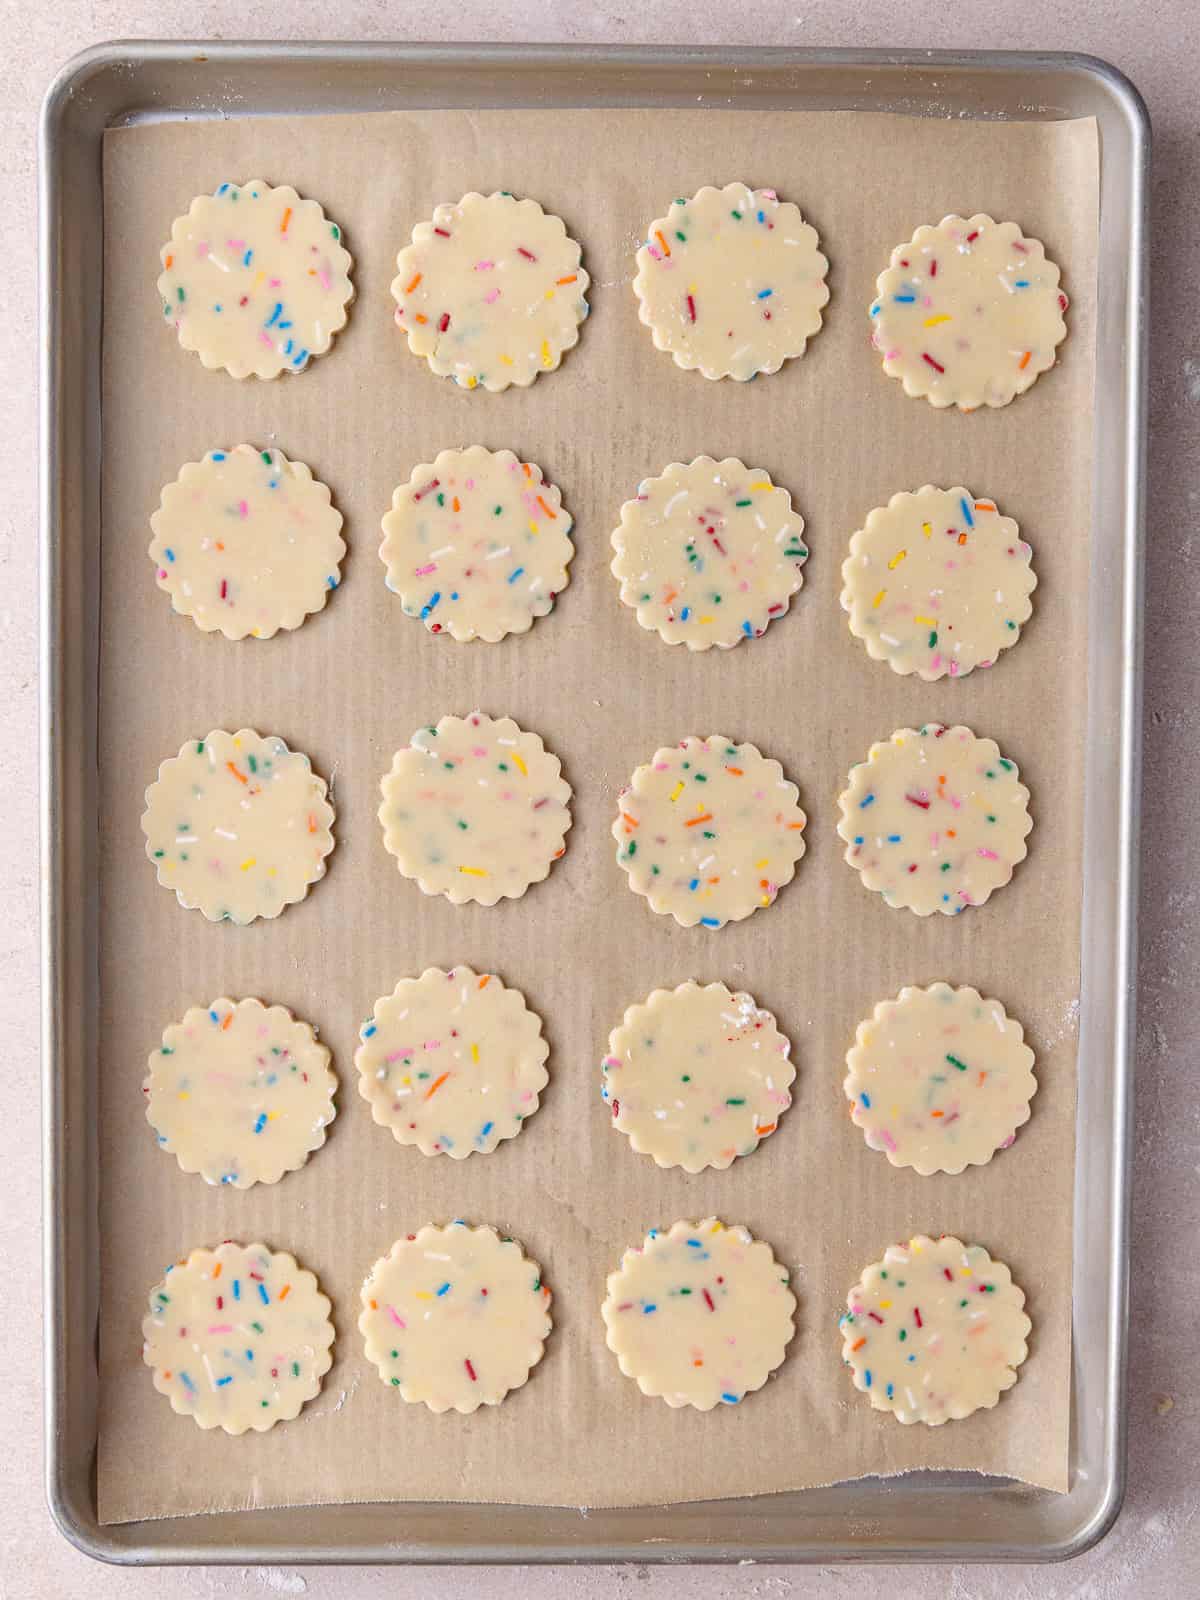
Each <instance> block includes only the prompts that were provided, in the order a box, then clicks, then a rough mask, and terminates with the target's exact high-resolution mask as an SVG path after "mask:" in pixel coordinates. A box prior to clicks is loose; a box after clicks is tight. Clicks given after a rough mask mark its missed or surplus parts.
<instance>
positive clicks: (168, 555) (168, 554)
mask: <svg viewBox="0 0 1200 1600" xmlns="http://www.w3.org/2000/svg"><path fill="white" fill-rule="evenodd" d="M163 555H165V556H166V558H167V560H168V561H174V559H175V552H174V550H164V551H163Z"/></svg>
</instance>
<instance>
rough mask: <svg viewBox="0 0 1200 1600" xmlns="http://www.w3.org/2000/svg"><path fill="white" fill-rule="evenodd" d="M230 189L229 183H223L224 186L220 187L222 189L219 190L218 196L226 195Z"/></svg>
mask: <svg viewBox="0 0 1200 1600" xmlns="http://www.w3.org/2000/svg"><path fill="white" fill-rule="evenodd" d="M228 188H229V185H228V184H227V183H223V184H222V185H221V187H220V188H219V189H218V190H217V193H218V194H224V193H225V191H226V190H227V189H228Z"/></svg>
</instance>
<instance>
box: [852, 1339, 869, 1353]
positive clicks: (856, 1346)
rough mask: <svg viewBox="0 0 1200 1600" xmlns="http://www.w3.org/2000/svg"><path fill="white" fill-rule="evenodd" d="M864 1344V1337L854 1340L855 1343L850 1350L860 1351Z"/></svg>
mask: <svg viewBox="0 0 1200 1600" xmlns="http://www.w3.org/2000/svg"><path fill="white" fill-rule="evenodd" d="M866 1342H867V1341H866V1338H865V1337H863V1338H861V1339H856V1340H855V1342H854V1343H853V1344H852V1345H851V1346H850V1348H851V1350H861V1349H862V1347H863V1345H865V1344H866Z"/></svg>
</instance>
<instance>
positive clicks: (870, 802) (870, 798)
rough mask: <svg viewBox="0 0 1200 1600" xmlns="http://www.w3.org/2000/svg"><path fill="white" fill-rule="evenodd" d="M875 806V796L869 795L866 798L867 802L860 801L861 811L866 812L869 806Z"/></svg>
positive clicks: (859, 807)
mask: <svg viewBox="0 0 1200 1600" xmlns="http://www.w3.org/2000/svg"><path fill="white" fill-rule="evenodd" d="M874 804H875V796H874V795H873V794H869V795H868V796H867V797H866V799H865V800H860V801H859V802H858V809H859V810H860V811H865V810H866V809H867V807H868V806H873V805H874Z"/></svg>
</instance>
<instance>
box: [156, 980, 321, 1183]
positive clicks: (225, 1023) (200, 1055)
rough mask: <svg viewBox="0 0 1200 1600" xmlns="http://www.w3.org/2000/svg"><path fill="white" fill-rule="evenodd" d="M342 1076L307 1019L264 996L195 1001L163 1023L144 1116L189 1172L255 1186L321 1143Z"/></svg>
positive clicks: (273, 1179) (298, 1163) (274, 1179)
mask: <svg viewBox="0 0 1200 1600" xmlns="http://www.w3.org/2000/svg"><path fill="white" fill-rule="evenodd" d="M336 1089H337V1079H336V1077H335V1076H334V1074H333V1072H332V1071H331V1069H330V1066H329V1051H328V1050H327V1049H326V1047H325V1046H324V1045H323V1044H318V1043H317V1040H316V1035H315V1034H314V1032H313V1030H312V1028H311V1027H310V1026H309V1025H308V1023H307V1022H299V1021H297V1019H296V1018H295V1017H293V1016H292V1013H291V1012H290V1011H288V1010H287V1009H286V1007H284V1006H264V1005H263V1003H262V1001H261V1000H237V1001H234V1000H228V999H225V998H222V999H220V1000H214V1001H213V1003H212V1004H211V1005H209V1006H193V1007H192V1008H191V1009H190V1010H189V1011H188V1013H187V1015H186V1016H185V1017H184V1019H183V1021H182V1022H173V1023H171V1024H170V1026H169V1027H167V1028H165V1029H164V1030H163V1036H162V1048H161V1050H155V1051H154V1052H153V1054H152V1055H151V1057H150V1073H149V1076H148V1077H147V1078H146V1080H145V1082H144V1084H143V1085H142V1090H143V1093H144V1094H145V1096H146V1120H147V1121H148V1122H149V1124H150V1126H151V1127H152V1128H153V1129H154V1132H155V1133H156V1134H157V1136H158V1142H159V1144H160V1145H161V1147H162V1148H163V1149H164V1150H166V1151H169V1152H170V1153H171V1154H172V1155H174V1157H175V1159H176V1160H177V1161H178V1162H179V1165H180V1168H181V1169H182V1170H183V1171H184V1172H198V1173H200V1175H201V1176H202V1177H203V1178H204V1181H205V1182H206V1183H222V1184H229V1185H231V1186H232V1187H233V1188H235V1189H249V1188H250V1187H251V1185H252V1184H255V1183H278V1182H279V1180H280V1178H282V1177H283V1175H284V1173H285V1172H295V1171H297V1169H298V1168H300V1167H302V1166H303V1165H304V1163H305V1162H306V1161H307V1160H308V1157H309V1153H310V1151H313V1150H319V1149H320V1148H321V1146H322V1145H323V1144H324V1143H325V1129H326V1128H327V1127H328V1125H329V1124H330V1123H331V1122H332V1121H333V1119H334V1115H335V1112H334V1106H333V1096H334V1092H335V1090H336Z"/></svg>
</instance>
